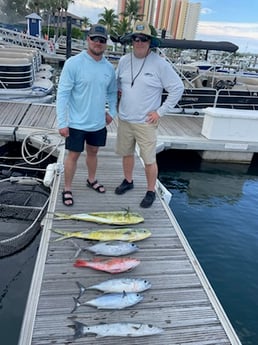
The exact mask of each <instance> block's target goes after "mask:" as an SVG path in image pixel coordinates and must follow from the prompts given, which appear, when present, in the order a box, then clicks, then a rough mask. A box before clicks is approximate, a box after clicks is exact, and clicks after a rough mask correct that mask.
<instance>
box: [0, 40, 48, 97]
mask: <svg viewBox="0 0 258 345" xmlns="http://www.w3.org/2000/svg"><path fill="white" fill-rule="evenodd" d="M51 78H52V71H51V69H50V68H48V69H47V67H46V65H44V66H43V68H41V56H40V53H39V52H38V51H37V50H36V49H27V50H26V49H24V48H17V47H5V46H1V48H0V100H1V101H13V102H30V103H52V102H53V100H54V95H53V89H54V84H53V82H52V81H51V80H50V79H51Z"/></svg>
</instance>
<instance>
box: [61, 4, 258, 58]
mask: <svg viewBox="0 0 258 345" xmlns="http://www.w3.org/2000/svg"><path fill="white" fill-rule="evenodd" d="M74 2H75V4H72V5H70V6H69V9H68V11H69V12H71V13H73V14H75V15H78V16H80V17H87V18H89V19H90V21H91V23H95V22H97V21H98V19H99V16H98V15H99V14H100V13H102V12H103V11H104V7H106V8H107V9H111V8H113V9H114V10H115V11H116V10H117V0H74ZM190 2H191V3H196V2H199V3H201V14H200V17H199V25H198V29H197V34H196V37H195V39H197V40H208V41H230V42H232V43H234V44H236V45H238V46H239V50H238V51H239V52H241V53H254V54H258V0H248V1H247V0H190Z"/></svg>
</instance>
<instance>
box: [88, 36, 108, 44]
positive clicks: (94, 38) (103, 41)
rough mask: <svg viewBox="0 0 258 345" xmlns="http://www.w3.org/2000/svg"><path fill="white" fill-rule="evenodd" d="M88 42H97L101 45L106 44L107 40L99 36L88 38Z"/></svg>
mask: <svg viewBox="0 0 258 345" xmlns="http://www.w3.org/2000/svg"><path fill="white" fill-rule="evenodd" d="M90 40H91V41H92V42H99V43H102V44H105V43H107V40H106V39H105V38H103V37H99V36H94V37H90Z"/></svg>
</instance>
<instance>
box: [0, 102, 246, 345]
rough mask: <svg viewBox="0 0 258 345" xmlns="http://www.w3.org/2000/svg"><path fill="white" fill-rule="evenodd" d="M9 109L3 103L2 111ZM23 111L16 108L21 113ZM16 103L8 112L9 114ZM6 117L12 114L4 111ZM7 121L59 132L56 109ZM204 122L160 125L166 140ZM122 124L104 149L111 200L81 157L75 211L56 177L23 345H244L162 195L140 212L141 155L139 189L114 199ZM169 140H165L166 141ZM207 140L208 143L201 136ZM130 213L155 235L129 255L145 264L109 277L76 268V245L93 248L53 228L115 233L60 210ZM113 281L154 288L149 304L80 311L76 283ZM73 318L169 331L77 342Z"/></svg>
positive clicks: (196, 132)
mask: <svg viewBox="0 0 258 345" xmlns="http://www.w3.org/2000/svg"><path fill="white" fill-rule="evenodd" d="M2 107H3V108H5V107H7V108H8V105H6V104H2V103H0V109H1V108H2ZM17 107H18V108H19V106H18V105H15V109H16V111H15V112H16V114H18V113H19V111H18V110H17ZM11 108H12V107H11V105H10V109H11ZM6 111H7V109H6ZM7 122H8V123H6V122H5V120H4V119H3V118H2V117H1V116H0V123H1V124H6V125H8V126H17V125H20V124H21V123H22V124H23V125H24V126H25V127H26V126H31V127H33V128H35V126H36V127H41V126H46V127H45V128H46V129H48V128H49V129H52V128H53V127H54V126H55V107H53V108H51V109H49V108H48V109H47V108H46V107H45V106H43V105H41V106H37V105H33V106H32V105H29V106H28V105H26V106H25V105H23V106H20V113H19V116H17V117H16V116H13V117H11V116H10V118H8V121H7ZM201 123H202V119H201V118H196V117H191V118H189V121H187V120H186V119H185V118H183V119H182V118H180V116H174V117H173V116H167V117H164V118H162V119H161V126H160V132H159V135H160V138H162V137H163V136H164V138H165V139H166V140H167V137H168V136H173V140H174V138H175V137H176V136H179V137H180V140H181V139H182V137H187V138H189V137H192V138H193V139H194V140H197V138H200V137H201V136H200V131H201ZM115 132H116V121H114V123H113V124H112V126H110V127H109V129H108V142H107V146H106V147H105V148H101V149H100V151H99V156H98V157H99V164H98V171H97V179H98V180H99V181H100V182H101V183H103V185H104V186H105V188H106V193H105V194H98V193H96V192H95V191H94V190H92V189H90V188H88V187H86V179H87V172H86V168H85V155H84V154H82V155H81V157H80V159H79V162H78V168H77V171H76V175H75V178H74V183H73V196H74V201H75V203H74V206H73V207H70V208H68V207H65V206H64V205H63V204H62V200H61V191H62V189H63V175H60V176H57V178H56V180H55V183H54V185H53V189H52V195H51V202H50V206H49V210H48V213H47V216H46V218H45V225H44V228H43V232H42V240H41V244H40V248H39V255H38V258H37V262H36V267H35V270H34V275H33V279H32V283H31V289H30V293H29V297H28V303H27V307H26V312H25V316H24V321H23V326H22V331H21V335H20V340H19V345H43V344H44V345H46V344H62V345H64V344H70V345H76V344H85V343H86V342H87V343H90V344H91V345H94V344H98V345H102V344H105V345H109V344H110V345H111V344H112V345H116V344H120V343H121V341H122V342H123V345H127V344H128V345H129V344H130V345H133V344H137V345H141V344H146V343H147V344H148V345H157V344H161V345H167V344H185V345H187V344H189V345H194V344H195V345H197V344H198V345H211V344H213V345H215V344H216V345H217V344H228V345H229V344H232V345H238V344H241V343H240V341H239V339H238V337H237V335H236V334H235V332H234V330H233V328H232V326H231V324H230V322H229V321H228V319H227V317H226V315H225V313H224V311H223V309H222V307H221V305H220V303H219V301H218V300H217V298H216V296H215V294H214V292H213V290H212V288H211V286H210V285H209V282H208V281H207V278H206V277H205V275H204V273H203V271H202V269H201V267H200V265H199V263H198V261H197V259H196V258H195V256H194V254H193V253H192V251H191V248H190V247H189V244H188V243H187V241H186V240H185V238H184V235H183V233H182V231H181V229H180V227H179V226H178V224H177V222H176V220H175V219H174V217H173V215H172V213H171V211H170V210H169V208H168V206H167V205H166V204H165V203H164V200H163V199H162V196H161V195H160V194H159V193H158V194H157V199H156V200H155V202H154V205H153V206H152V207H151V208H150V209H142V208H140V206H139V203H140V201H141V199H142V198H143V196H144V194H145V190H146V181H145V173H144V168H143V166H142V163H141V161H140V159H139V158H138V157H136V164H135V174H134V184H135V188H134V189H133V190H132V191H129V192H128V193H126V194H125V195H121V196H118V195H116V194H115V193H114V189H115V187H116V186H117V185H118V184H119V183H120V182H121V181H122V179H123V173H122V164H121V159H120V158H119V157H118V156H117V155H116V154H115V151H114V149H115ZM165 139H164V140H165ZM201 140H203V138H201ZM122 208H129V209H130V210H131V211H135V212H139V213H141V214H142V215H143V217H144V219H145V220H144V223H142V224H138V225H134V226H130V227H135V228H136V227H138V228H148V229H150V230H151V232H152V236H151V237H149V238H148V239H145V240H143V241H139V242H137V245H138V246H139V250H138V251H137V252H136V253H134V254H132V255H131V256H133V257H135V258H138V259H139V260H140V261H141V262H140V264H139V266H137V267H136V268H135V269H133V270H132V271H130V272H124V273H121V274H116V275H111V274H108V273H105V272H100V271H94V270H92V269H89V268H77V267H74V266H73V263H74V261H75V257H74V256H75V253H76V250H77V249H76V245H80V246H82V247H86V246H88V245H90V244H92V243H93V242H91V241H83V240H79V239H73V241H71V240H63V241H58V242H56V241H55V239H56V238H57V237H58V236H59V235H58V234H56V233H55V232H53V231H52V230H53V229H57V230H64V231H85V232H88V231H91V230H93V229H103V228H110V227H111V226H108V225H103V224H102V225H101V224H94V223H89V222H83V221H75V220H57V219H55V218H54V213H55V212H65V213H81V212H84V213H85V212H87V213H89V212H96V211H111V210H112V211H113V210H121V209H122ZM92 257H94V255H92V254H90V253H88V252H87V251H82V252H81V254H80V258H83V259H90V258H92ZM114 277H142V278H145V279H148V280H149V281H150V282H151V283H152V287H151V289H149V290H147V291H145V292H142V295H143V296H144V299H143V301H141V302H140V303H139V304H137V305H135V306H133V307H130V308H128V309H125V310H113V311H110V310H97V309H95V308H93V307H89V306H81V307H80V308H78V309H77V310H76V311H75V312H74V313H71V310H72V309H73V306H74V301H73V297H76V296H77V295H78V287H77V285H76V281H79V282H81V283H82V284H83V285H85V286H86V287H87V286H90V285H93V284H96V283H99V282H101V281H104V280H106V279H110V278H114ZM99 294H100V292H99V291H96V290H89V291H87V293H86V294H85V295H84V296H83V297H82V301H86V300H88V299H90V298H92V297H94V296H97V295H99ZM73 320H77V321H80V322H83V323H85V324H87V325H95V324H98V323H101V322H106V323H113V322H136V323H148V324H154V325H156V326H159V327H162V328H163V329H164V332H163V333H162V334H160V335H156V336H150V337H148V338H146V337H143V338H129V337H128V338H127V337H124V338H120V337H118V338H115V337H110V338H96V337H95V335H89V336H87V338H84V337H83V338H80V339H76V340H75V339H74V338H73V333H74V331H73V329H72V328H71V326H72V325H73Z"/></svg>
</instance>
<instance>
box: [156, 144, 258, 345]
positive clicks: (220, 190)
mask: <svg viewBox="0 0 258 345" xmlns="http://www.w3.org/2000/svg"><path fill="white" fill-rule="evenodd" d="M159 168H160V174H159V178H160V180H161V182H162V183H163V184H164V185H165V186H166V187H167V189H168V190H169V191H170V192H171V193H172V194H173V196H172V199H171V202H170V208H171V210H172V211H173V213H174V214H175V216H176V219H177V221H178V223H179V224H180V226H181V228H182V230H183V232H184V234H185V236H186V238H187V240H188V242H189V243H190V245H191V247H192V249H193V251H194V253H195V255H196V256H197V258H198V260H199V262H200V263H201V266H202V268H203V270H204V271H205V274H206V276H207V277H208V279H209V281H210V283H211V285H212V287H213V289H214V290H215V292H216V295H217V297H218V298H219V300H220V302H221V304H222V306H223V308H224V310H225V312H226V314H227V316H228V317H229V319H230V321H231V323H232V325H233V327H234V329H235V331H236V333H237V334H238V336H239V338H240V340H241V342H242V344H243V345H257V344H258V298H257V291H258V274H257V272H258V255H257V253H258V159H257V158H256V161H254V162H253V164H252V165H251V166H248V165H241V164H216V163H203V162H201V161H200V159H199V158H198V156H197V155H192V154H191V152H188V153H187V152H183V151H181V152H180V151H174V152H172V151H170V152H166V153H163V154H161V155H159Z"/></svg>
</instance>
